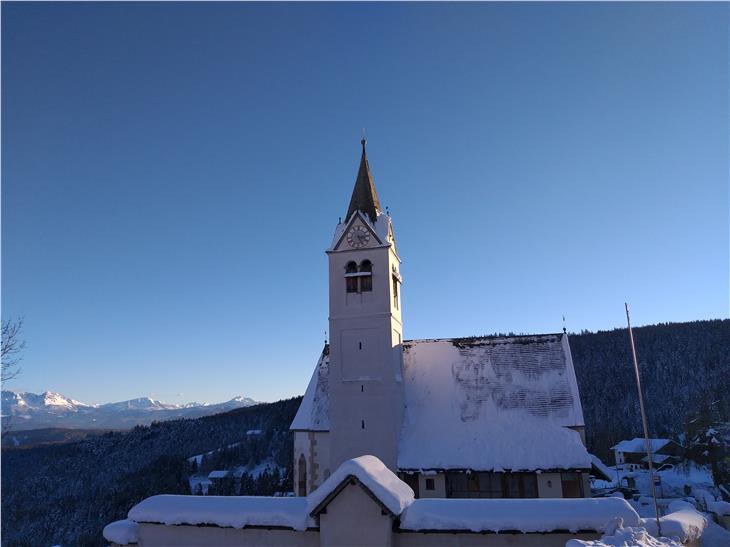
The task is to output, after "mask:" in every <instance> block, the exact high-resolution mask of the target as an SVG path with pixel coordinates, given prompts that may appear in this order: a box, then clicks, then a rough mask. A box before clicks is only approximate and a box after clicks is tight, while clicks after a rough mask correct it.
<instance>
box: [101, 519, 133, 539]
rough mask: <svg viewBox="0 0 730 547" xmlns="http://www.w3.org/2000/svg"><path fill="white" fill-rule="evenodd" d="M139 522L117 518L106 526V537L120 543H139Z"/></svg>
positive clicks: (104, 533)
mask: <svg viewBox="0 0 730 547" xmlns="http://www.w3.org/2000/svg"><path fill="white" fill-rule="evenodd" d="M137 527H138V525H137V523H136V522H134V521H132V520H129V519H124V520H116V521H114V522H112V523H110V524H107V525H106V526H105V527H104V531H103V532H102V534H103V535H104V539H106V540H107V541H111V542H112V543H116V544H118V545H129V544H130V543H137Z"/></svg>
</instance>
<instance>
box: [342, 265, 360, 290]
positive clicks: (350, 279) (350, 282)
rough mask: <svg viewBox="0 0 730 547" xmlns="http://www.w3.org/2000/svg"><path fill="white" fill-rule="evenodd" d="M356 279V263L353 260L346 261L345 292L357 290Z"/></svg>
mask: <svg viewBox="0 0 730 547" xmlns="http://www.w3.org/2000/svg"><path fill="white" fill-rule="evenodd" d="M353 274H354V275H353ZM357 280H358V278H357V264H355V263H354V262H348V263H347V266H345V284H346V286H347V292H358V290H357V289H358V287H357Z"/></svg>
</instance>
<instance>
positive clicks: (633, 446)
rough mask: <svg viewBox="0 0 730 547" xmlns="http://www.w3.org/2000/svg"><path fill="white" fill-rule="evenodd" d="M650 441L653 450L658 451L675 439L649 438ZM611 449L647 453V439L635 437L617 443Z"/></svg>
mask: <svg viewBox="0 0 730 547" xmlns="http://www.w3.org/2000/svg"><path fill="white" fill-rule="evenodd" d="M649 442H650V443H651V451H652V452H656V451H657V450H661V449H662V448H664V447H665V446H666V445H668V444H669V443H671V442H673V441H672V440H671V439H649ZM611 450H617V451H619V452H634V453H637V454H646V441H645V440H644V438H643V437H634V438H633V439H631V440H630V441H621V442H620V443H618V444H617V445H614V446H612V447H611Z"/></svg>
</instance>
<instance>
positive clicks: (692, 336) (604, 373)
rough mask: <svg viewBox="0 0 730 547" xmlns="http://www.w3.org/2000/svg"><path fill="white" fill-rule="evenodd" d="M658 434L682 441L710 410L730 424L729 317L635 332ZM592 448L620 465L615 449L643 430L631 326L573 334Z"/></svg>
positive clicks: (651, 420) (654, 429) (654, 430)
mask: <svg viewBox="0 0 730 547" xmlns="http://www.w3.org/2000/svg"><path fill="white" fill-rule="evenodd" d="M634 339H635V341H636V351H637V354H638V358H639V364H640V367H641V381H642V383H643V387H644V397H645V403H646V405H647V413H648V415H649V416H648V417H649V428H650V432H651V434H652V435H656V436H662V437H663V436H668V437H673V438H677V437H678V436H679V435H681V434H682V433H684V431H685V428H686V427H687V423H686V422H687V421H688V420H689V419H694V418H695V417H696V416H697V415H698V414H700V413H703V412H709V410H708V408H709V406H710V405H711V406H712V412H713V414H714V415H715V416H716V417H717V418H719V419H721V420H725V421H730V320H728V319H725V320H712V321H693V322H689V323H667V324H659V325H652V326H647V327H639V328H635V329H634ZM570 347H571V351H572V353H573V362H574V365H575V372H576V375H577V377H578V386H579V388H580V395H581V401H582V402H583V413H584V417H585V421H586V436H587V443H588V448H589V449H590V450H592V451H593V452H594V453H595V454H596V455H598V456H601V457H603V458H606V461H607V462H611V463H612V462H613V458H612V456H610V457H609V454H608V453H609V448H610V447H611V446H612V445H613V444H615V443H616V442H617V441H619V440H621V439H625V438H633V437H638V436H641V435H642V429H641V417H640V413H639V403H638V395H637V391H636V379H635V376H634V369H633V364H632V359H631V347H630V345H629V335H628V332H627V330H626V329H617V330H612V331H607V332H596V333H587V332H586V333H582V334H574V335H572V336H571V337H570Z"/></svg>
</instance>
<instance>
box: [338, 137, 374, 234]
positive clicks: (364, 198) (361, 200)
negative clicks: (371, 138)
mask: <svg viewBox="0 0 730 547" xmlns="http://www.w3.org/2000/svg"><path fill="white" fill-rule="evenodd" d="M360 144H362V157H361V158H360V169H359V170H358V172H357V179H356V180H355V188H353V190H352V197H351V198H350V207H348V209H347V216H346V217H345V218H346V219H349V218H350V217H351V216H352V213H354V212H355V211H362V212H363V213H365V214H366V215H367V216H368V217H369V218H370V220H371V222H375V220H376V218H377V217H378V213H379V212H380V202H379V201H378V194H377V193H376V192H375V184H374V183H373V176H372V175H371V174H370V165H368V155H367V152H366V151H365V145H366V144H367V141H366V140H365V139H362V140H361V141H360Z"/></svg>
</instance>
